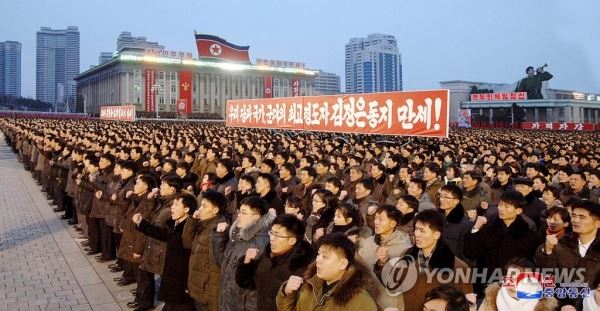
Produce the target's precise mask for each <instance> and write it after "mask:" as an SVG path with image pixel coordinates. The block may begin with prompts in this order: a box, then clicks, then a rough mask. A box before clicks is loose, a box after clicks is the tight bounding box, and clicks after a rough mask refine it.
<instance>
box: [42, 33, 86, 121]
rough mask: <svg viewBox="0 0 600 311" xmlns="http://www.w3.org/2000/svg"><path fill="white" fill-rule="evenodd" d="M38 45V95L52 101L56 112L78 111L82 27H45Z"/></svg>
mask: <svg viewBox="0 0 600 311" xmlns="http://www.w3.org/2000/svg"><path fill="white" fill-rule="evenodd" d="M36 48H37V50H36V99H38V100H41V101H44V102H47V103H50V104H52V107H54V111H57V112H73V111H75V102H76V97H75V94H76V84H75V80H74V78H75V77H76V76H77V75H78V74H79V29H78V28H77V27H74V26H69V27H67V29H64V30H54V29H51V28H49V27H42V28H41V29H40V31H38V32H37V47H36Z"/></svg>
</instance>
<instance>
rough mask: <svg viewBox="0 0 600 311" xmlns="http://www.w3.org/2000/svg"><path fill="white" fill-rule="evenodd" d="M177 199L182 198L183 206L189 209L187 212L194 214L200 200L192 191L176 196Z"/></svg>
mask: <svg viewBox="0 0 600 311" xmlns="http://www.w3.org/2000/svg"><path fill="white" fill-rule="evenodd" d="M175 200H181V203H182V204H183V206H184V207H187V208H188V209H189V210H188V212H187V213H188V215H193V214H194V212H195V211H196V210H197V209H198V200H196V197H195V196H193V195H192V194H190V193H187V192H182V193H180V194H178V195H177V196H176V197H175Z"/></svg>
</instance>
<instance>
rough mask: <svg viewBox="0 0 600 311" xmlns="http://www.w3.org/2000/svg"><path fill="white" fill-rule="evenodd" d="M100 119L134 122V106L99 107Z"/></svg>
mask: <svg viewBox="0 0 600 311" xmlns="http://www.w3.org/2000/svg"><path fill="white" fill-rule="evenodd" d="M100 119H102V120H115V121H135V106H100Z"/></svg>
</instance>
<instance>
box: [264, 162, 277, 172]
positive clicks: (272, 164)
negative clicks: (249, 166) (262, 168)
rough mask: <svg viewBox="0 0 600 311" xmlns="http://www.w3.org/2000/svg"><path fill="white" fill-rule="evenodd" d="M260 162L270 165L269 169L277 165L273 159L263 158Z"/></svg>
mask: <svg viewBox="0 0 600 311" xmlns="http://www.w3.org/2000/svg"><path fill="white" fill-rule="evenodd" d="M261 164H264V165H266V166H268V167H270V168H271V171H273V170H274V169H275V167H276V166H277V165H276V164H275V161H273V160H271V159H264V160H263V161H262V163H261Z"/></svg>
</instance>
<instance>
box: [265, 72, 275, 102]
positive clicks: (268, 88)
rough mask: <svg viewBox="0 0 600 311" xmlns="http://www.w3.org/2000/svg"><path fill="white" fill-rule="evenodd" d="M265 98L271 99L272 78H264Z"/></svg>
mask: <svg viewBox="0 0 600 311" xmlns="http://www.w3.org/2000/svg"><path fill="white" fill-rule="evenodd" d="M265 98H273V76H265Z"/></svg>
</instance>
